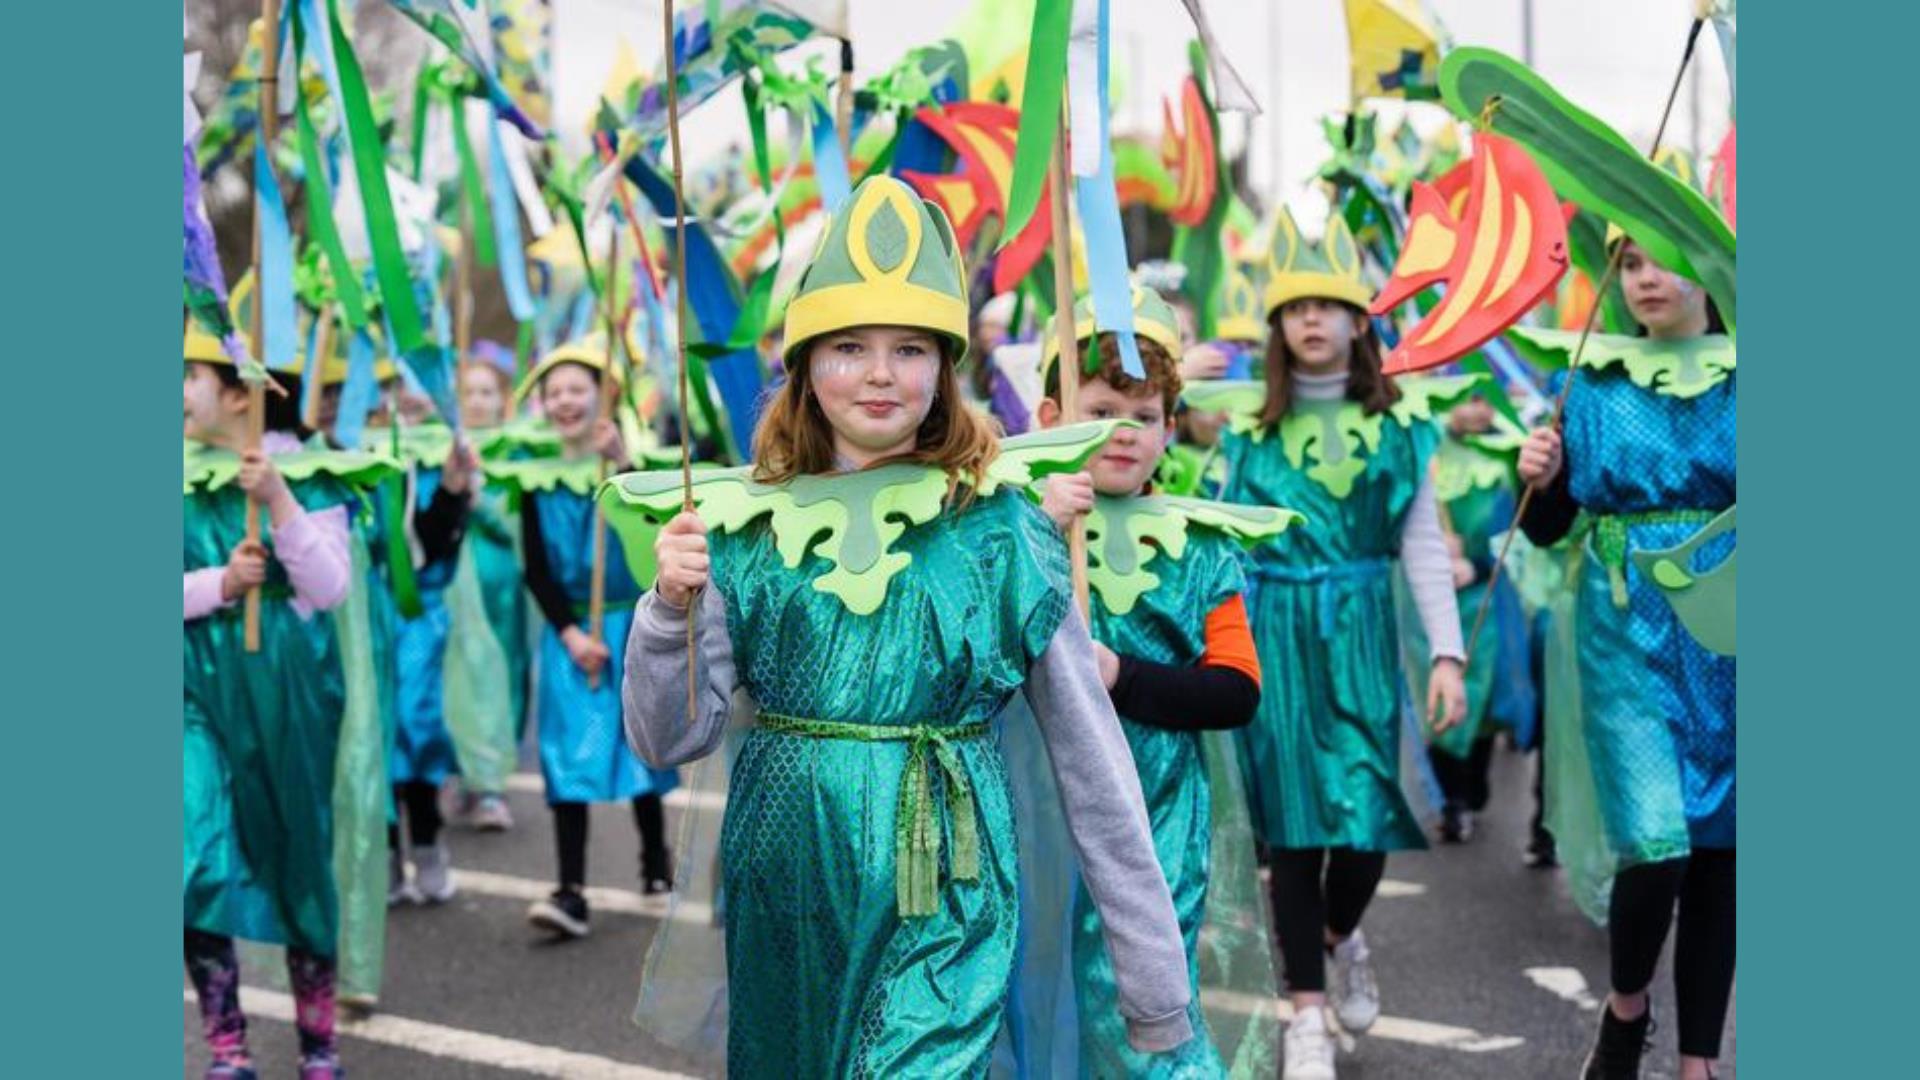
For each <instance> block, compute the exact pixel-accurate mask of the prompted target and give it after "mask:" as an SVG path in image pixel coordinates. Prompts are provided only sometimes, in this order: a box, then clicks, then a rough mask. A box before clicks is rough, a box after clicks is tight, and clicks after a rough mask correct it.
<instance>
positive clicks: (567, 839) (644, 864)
mask: <svg viewBox="0 0 1920 1080" xmlns="http://www.w3.org/2000/svg"><path fill="white" fill-rule="evenodd" d="M550 805H551V807H552V809H553V840H554V846H555V848H556V849H557V850H558V852H559V855H560V885H561V887H562V888H569V889H578V888H580V887H581V886H583V885H585V884H586V883H587V804H586V803H580V802H562V803H552V804H550ZM633 823H634V825H636V826H638V827H639V829H640V876H641V877H643V878H647V879H649V880H651V879H654V878H668V877H671V876H672V874H673V867H672V865H671V863H670V862H669V860H668V855H667V816H666V811H665V809H664V808H663V807H662V806H661V803H660V796H658V795H636V796H635V797H634V800H633Z"/></svg>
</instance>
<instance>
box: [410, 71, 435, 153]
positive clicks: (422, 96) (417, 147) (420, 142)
mask: <svg viewBox="0 0 1920 1080" xmlns="http://www.w3.org/2000/svg"><path fill="white" fill-rule="evenodd" d="M432 71H433V61H432V60H431V59H430V58H422V59H421V61H420V70H419V71H418V72H416V73H415V74H414V77H413V172H412V174H411V175H412V177H413V179H414V181H415V182H416V183H418V182H419V180H420V174H421V173H422V172H423V171H425V169H426V161H427V110H428V109H429V108H431V107H432V102H431V101H430V100H429V99H428V96H427V95H428V87H429V86H430V84H432V82H433V77H432V74H431V72H432Z"/></svg>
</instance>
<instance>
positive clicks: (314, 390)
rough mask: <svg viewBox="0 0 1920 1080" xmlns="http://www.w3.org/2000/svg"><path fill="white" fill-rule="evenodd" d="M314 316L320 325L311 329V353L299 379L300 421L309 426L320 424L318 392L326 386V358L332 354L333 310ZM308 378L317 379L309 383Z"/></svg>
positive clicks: (323, 310)
mask: <svg viewBox="0 0 1920 1080" xmlns="http://www.w3.org/2000/svg"><path fill="white" fill-rule="evenodd" d="M314 318H316V319H319V320H320V325H319V326H317V327H315V328H314V331H313V355H312V356H309V357H307V369H306V370H307V378H305V379H302V380H301V381H300V393H301V394H302V395H303V398H302V400H301V410H300V422H301V423H302V424H305V425H306V426H307V427H309V428H318V427H319V426H320V392H321V391H322V390H323V389H324V388H325V386H326V377H327V358H328V357H330V356H332V355H333V312H332V311H331V310H329V309H322V310H321V311H320V313H319V314H317V315H315V316H314ZM309 380H319V381H318V382H312V383H309Z"/></svg>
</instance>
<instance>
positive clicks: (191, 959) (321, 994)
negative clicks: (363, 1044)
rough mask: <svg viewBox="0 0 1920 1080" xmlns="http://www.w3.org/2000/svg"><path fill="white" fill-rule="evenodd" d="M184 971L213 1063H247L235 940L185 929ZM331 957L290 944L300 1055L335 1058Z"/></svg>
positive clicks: (238, 961) (295, 1020) (245, 1025)
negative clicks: (197, 1007)
mask: <svg viewBox="0 0 1920 1080" xmlns="http://www.w3.org/2000/svg"><path fill="white" fill-rule="evenodd" d="M186 955H187V975H188V977H189V978H191V979H192V980H193V990H194V993H195V994H197V995H198V996H199V998H200V1027H201V1030H202V1032H203V1033H204V1034H205V1035H206V1039H207V1049H208V1050H209V1051H210V1052H211V1053H212V1055H213V1060H214V1061H215V1062H218V1063H221V1064H226V1065H250V1064H252V1060H251V1057H250V1055H249V1054H248V1053H247V1018H246V1015H245V1014H243V1013H242V1012H241V1011H240V960H239V957H238V956H237V955H235V953H234V949H233V939H232V938H230V937H223V936H221V935H219V934H209V933H206V932H204V931H200V930H192V929H189V930H188V931H187V932H186ZM333 974H334V972H333V960H332V958H331V957H325V956H316V955H314V954H313V953H310V952H305V951H302V950H300V949H296V948H293V947H291V946H289V947H288V948H287V976H288V979H289V981H291V982H292V984H293V1000H294V1025H295V1026H296V1027H297V1028H298V1029H299V1031H300V1056H301V1057H302V1058H309V1059H310V1058H315V1057H328V1058H330V1057H332V1056H334V1052H335V1048H334V1036H333Z"/></svg>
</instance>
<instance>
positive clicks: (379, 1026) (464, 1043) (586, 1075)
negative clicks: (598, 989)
mask: <svg viewBox="0 0 1920 1080" xmlns="http://www.w3.org/2000/svg"><path fill="white" fill-rule="evenodd" d="M183 991H184V993H185V995H186V1000H187V1001H188V1002H189V1003H191V1002H193V1001H194V994H193V988H192V987H184V988H183ZM240 1000H241V1001H242V1003H244V1005H245V1007H246V1010H247V1015H248V1016H250V1017H265V1018H267V1019H269V1020H279V1021H281V1022H283V1023H289V1024H290V1023H292V1022H293V998H291V997H289V996H288V995H286V994H282V993H280V992H278V991H275V990H264V989H261V988H259V987H254V986H246V987H242V988H241V990H240ZM335 1030H336V1031H338V1033H339V1034H341V1035H344V1036H346V1037H348V1038H351V1039H363V1040H365V1041H367V1042H375V1043H381V1044H384V1045H387V1046H398V1047H402V1048H405V1049H407V1050H412V1051H415V1052H417V1053H421V1054H428V1055H431V1056H433V1057H438V1058H451V1059H453V1060H456V1061H469V1062H472V1063H474V1064H476V1065H491V1066H493V1067H494V1068H496V1069H507V1070H511V1071H513V1072H522V1073H527V1074H528V1075H531V1076H553V1077H562V1078H565V1080H690V1078H689V1077H686V1076H683V1075H681V1074H680V1073H672V1072H664V1071H662V1070H660V1069H649V1068H647V1067H646V1066H644V1065H630V1064H628V1063H626V1062H624V1061H615V1060H613V1059H612V1058H606V1057H601V1056H599V1055H598V1054H582V1053H579V1052H577V1051H573V1050H562V1049H560V1048H559V1047H557V1046H542V1045H540V1044H539V1043H530V1042H521V1041H520V1040H518V1039H508V1038H504V1037H502V1036H499V1035H488V1034H486V1033H485V1032H481V1031H467V1030H465V1029H463V1028H456V1027H447V1026H445V1025H442V1024H434V1023H428V1022H427V1021H425V1020H408V1019H406V1018H405V1017H401V1016H389V1015H387V1014H385V1013H375V1014H373V1015H372V1016H367V1017H359V1018H353V1017H349V1016H347V1015H346V1014H345V1013H342V1014H341V1015H340V1016H339V1018H338V1020H337V1021H336V1027H335Z"/></svg>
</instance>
